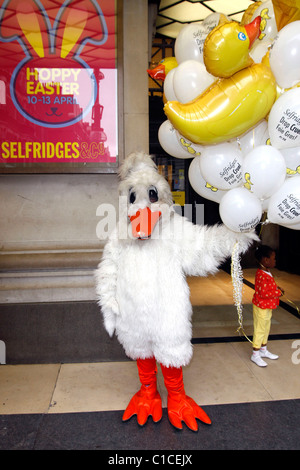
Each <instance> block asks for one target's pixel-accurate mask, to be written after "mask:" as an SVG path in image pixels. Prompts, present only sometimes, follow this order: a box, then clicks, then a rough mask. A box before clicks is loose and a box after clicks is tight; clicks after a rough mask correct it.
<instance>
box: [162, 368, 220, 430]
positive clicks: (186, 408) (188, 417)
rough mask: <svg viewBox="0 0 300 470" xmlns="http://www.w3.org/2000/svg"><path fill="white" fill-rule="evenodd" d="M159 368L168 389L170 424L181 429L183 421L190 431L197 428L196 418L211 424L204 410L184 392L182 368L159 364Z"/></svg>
mask: <svg viewBox="0 0 300 470" xmlns="http://www.w3.org/2000/svg"><path fill="white" fill-rule="evenodd" d="M161 370H162V373H163V376H164V382H165V386H166V388H167V390H168V416H169V420H170V422H171V424H172V425H173V426H174V427H175V428H178V429H182V421H183V422H184V423H185V424H186V425H187V426H188V427H189V428H190V429H192V431H197V430H198V424H197V421H196V418H197V419H200V421H203V422H204V423H206V424H211V420H210V418H209V417H208V416H207V414H206V413H205V411H203V410H202V408H200V406H198V405H197V403H196V402H195V401H194V400H193V399H192V398H190V397H188V396H187V395H186V394H185V390H184V383H183V374H182V368H181V367H180V368H175V367H165V366H163V365H162V364H161Z"/></svg>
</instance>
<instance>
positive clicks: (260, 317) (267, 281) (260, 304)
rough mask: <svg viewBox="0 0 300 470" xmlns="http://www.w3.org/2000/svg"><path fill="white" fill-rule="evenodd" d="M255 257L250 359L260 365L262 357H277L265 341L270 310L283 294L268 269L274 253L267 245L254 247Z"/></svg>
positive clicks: (274, 264)
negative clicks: (268, 348) (256, 262)
mask: <svg viewBox="0 0 300 470" xmlns="http://www.w3.org/2000/svg"><path fill="white" fill-rule="evenodd" d="M255 257H256V259H257V261H258V263H259V265H260V268H259V269H258V270H257V271H256V275H255V293H254V295H253V299H252V303H253V328H254V332H253V353H252V356H251V361H253V362H254V363H255V364H257V365H258V366H260V367H266V366H267V363H266V362H265V361H264V360H263V359H262V358H263V357H266V358H268V359H278V356H277V355H276V354H272V353H270V352H269V351H268V350H267V341H268V336H269V332H270V327H271V318H272V310H273V309H275V308H276V307H277V306H278V305H279V297H281V296H282V295H283V291H282V289H280V288H279V287H278V286H277V285H276V283H275V281H274V278H273V276H272V274H271V273H270V271H269V269H270V268H274V267H275V266H276V253H275V251H274V250H273V249H272V248H270V247H269V246H267V245H261V246H259V247H258V248H257V249H256V252H255Z"/></svg>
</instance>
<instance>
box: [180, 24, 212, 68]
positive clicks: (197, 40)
mask: <svg viewBox="0 0 300 470" xmlns="http://www.w3.org/2000/svg"><path fill="white" fill-rule="evenodd" d="M207 34H208V29H207V26H205V25H204V26H203V24H202V23H190V24H187V25H186V26H184V27H183V28H182V29H181V31H180V33H179V34H178V36H177V38H176V41H175V57H176V60H177V62H178V64H181V62H184V61H185V60H190V59H192V60H198V61H199V62H202V63H203V46H204V41H205V39H206V36H207Z"/></svg>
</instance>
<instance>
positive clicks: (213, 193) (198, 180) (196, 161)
mask: <svg viewBox="0 0 300 470" xmlns="http://www.w3.org/2000/svg"><path fill="white" fill-rule="evenodd" d="M189 182H190V184H191V186H192V188H193V190H194V191H195V192H196V193H197V194H199V195H200V196H202V197H204V198H205V199H209V200H210V201H214V202H218V203H219V202H220V201H221V199H222V197H223V196H224V194H225V193H226V192H227V191H222V190H221V189H218V188H215V187H212V186H211V185H210V184H208V183H207V182H206V181H205V179H204V178H203V176H202V173H201V169H200V157H195V158H193V160H192V162H191V164H190V167H189Z"/></svg>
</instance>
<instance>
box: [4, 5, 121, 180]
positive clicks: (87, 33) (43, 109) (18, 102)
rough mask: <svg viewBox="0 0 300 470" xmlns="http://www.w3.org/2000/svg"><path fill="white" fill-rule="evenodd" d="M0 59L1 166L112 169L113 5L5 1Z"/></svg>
mask: <svg viewBox="0 0 300 470" xmlns="http://www.w3.org/2000/svg"><path fill="white" fill-rule="evenodd" d="M0 56H1V58H0V108H1V113H0V126H1V134H0V167H1V169H3V168H4V169H5V170H6V172H7V170H9V169H11V171H12V172H13V171H14V170H15V171H18V170H20V169H24V168H25V169H27V171H28V170H30V168H32V169H34V171H43V169H47V170H46V171H48V172H49V171H51V169H53V171H59V169H61V170H62V171H66V170H67V169H68V168H69V169H70V168H71V169H74V168H78V169H81V170H82V169H84V170H85V171H88V170H89V169H91V171H95V170H96V171H101V169H102V170H103V169H105V168H106V169H107V168H109V169H110V171H112V170H113V168H114V167H116V165H117V154H118V129H117V65H116V2H115V1H114V0H98V1H96V0H66V1H64V2H63V1H62V0H5V1H4V2H2V5H1V10H0ZM81 170H80V171H81Z"/></svg>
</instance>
